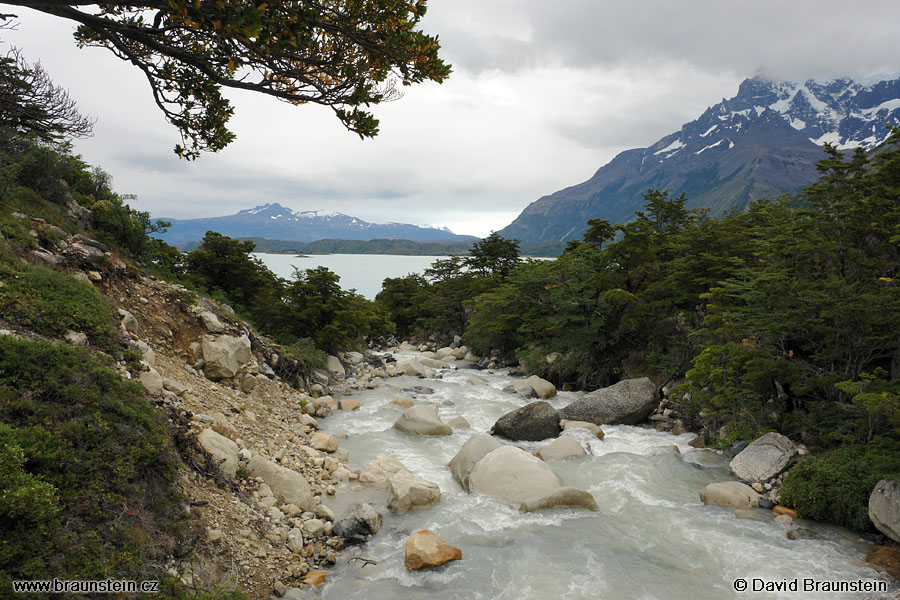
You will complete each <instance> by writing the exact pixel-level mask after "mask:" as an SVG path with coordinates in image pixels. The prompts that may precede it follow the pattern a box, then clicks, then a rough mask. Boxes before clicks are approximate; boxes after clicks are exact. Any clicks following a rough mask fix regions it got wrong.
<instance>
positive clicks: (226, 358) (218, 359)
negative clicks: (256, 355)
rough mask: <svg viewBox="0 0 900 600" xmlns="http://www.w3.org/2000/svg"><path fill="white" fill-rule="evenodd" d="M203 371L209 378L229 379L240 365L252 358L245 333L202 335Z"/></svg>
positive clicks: (236, 372)
mask: <svg viewBox="0 0 900 600" xmlns="http://www.w3.org/2000/svg"><path fill="white" fill-rule="evenodd" d="M201 349H202V352H203V360H204V361H205V362H206V364H205V365H204V366H203V373H204V374H205V375H206V376H207V377H208V378H209V379H211V380H213V381H217V380H219V379H231V378H232V377H234V376H235V375H237V374H238V373H239V372H240V370H241V367H242V366H244V365H245V364H247V363H248V362H250V361H251V360H253V354H251V353H250V338H249V337H247V335H242V336H241V337H236V336H233V335H219V336H211V335H204V336H203V340H202V343H201Z"/></svg>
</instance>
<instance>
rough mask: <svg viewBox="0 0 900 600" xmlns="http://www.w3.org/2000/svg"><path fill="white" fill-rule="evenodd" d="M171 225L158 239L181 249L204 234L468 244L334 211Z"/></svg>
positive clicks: (265, 213)
mask: <svg viewBox="0 0 900 600" xmlns="http://www.w3.org/2000/svg"><path fill="white" fill-rule="evenodd" d="M163 220H165V221H169V222H171V223H172V226H171V227H170V228H169V230H168V231H167V232H165V233H163V234H160V235H159V236H158V237H160V238H161V239H163V240H164V241H166V242H168V243H170V244H176V245H183V244H185V243H186V242H190V241H194V240H199V239H201V238H202V237H203V236H204V235H205V234H206V232H207V231H216V232H219V233H222V234H224V235H227V236H230V237H234V238H248V237H262V238H266V239H273V240H276V239H277V240H291V241H299V242H312V241H315V240H321V239H341V240H372V239H377V238H388V239H407V240H413V241H467V240H469V239H470V236H459V235H456V234H454V233H453V232H452V231H450V230H449V229H447V228H446V227H428V226H426V227H419V226H417V225H410V224H406V223H385V224H379V223H369V222H367V221H364V220H362V219H359V218H357V217H351V216H349V215H345V214H342V213H339V212H336V211H333V210H304V211H295V210H292V209H290V208H287V207H285V206H282V205H281V204H278V203H277V202H276V203H269V204H261V205H259V206H254V207H253V208H247V209H244V210H241V211H239V212H238V213H237V214H234V215H228V216H223V217H210V218H202V219H183V220H181V219H163Z"/></svg>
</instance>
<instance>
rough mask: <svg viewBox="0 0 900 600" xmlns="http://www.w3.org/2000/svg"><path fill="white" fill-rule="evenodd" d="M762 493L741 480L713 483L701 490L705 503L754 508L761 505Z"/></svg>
mask: <svg viewBox="0 0 900 600" xmlns="http://www.w3.org/2000/svg"><path fill="white" fill-rule="evenodd" d="M759 499H760V495H759V494H758V493H756V491H755V490H754V489H753V488H752V487H750V486H749V485H747V484H745V483H741V482H740V481H725V482H723V483H711V484H709V485H708V486H706V487H705V488H703V489H702V490H700V501H701V502H703V504H715V505H716V506H727V507H731V508H753V507H756V506H759Z"/></svg>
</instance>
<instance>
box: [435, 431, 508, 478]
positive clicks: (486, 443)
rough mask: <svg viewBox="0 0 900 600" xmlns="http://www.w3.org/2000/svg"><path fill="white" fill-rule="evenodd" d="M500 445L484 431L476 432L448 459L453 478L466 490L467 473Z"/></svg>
mask: <svg viewBox="0 0 900 600" xmlns="http://www.w3.org/2000/svg"><path fill="white" fill-rule="evenodd" d="M499 447H500V442H498V441H497V440H495V439H494V438H493V437H491V436H490V435H488V434H486V433H476V434H475V435H473V436H472V437H470V438H469V440H468V441H467V442H466V443H465V444H463V445H462V447H461V448H460V449H459V452H457V453H456V456H454V457H453V458H452V459H451V460H450V464H449V465H448V466H449V467H450V473H451V474H452V475H453V479H455V480H456V482H457V483H459V485H461V486H462V487H463V489H464V490H466V491H467V492H468V491H470V490H469V474H470V473H471V472H472V469H474V468H475V465H476V464H478V461H479V460H481V459H482V458H484V457H485V456H487V455H488V454H489V453H491V452H493V451H494V450H496V449H497V448H499Z"/></svg>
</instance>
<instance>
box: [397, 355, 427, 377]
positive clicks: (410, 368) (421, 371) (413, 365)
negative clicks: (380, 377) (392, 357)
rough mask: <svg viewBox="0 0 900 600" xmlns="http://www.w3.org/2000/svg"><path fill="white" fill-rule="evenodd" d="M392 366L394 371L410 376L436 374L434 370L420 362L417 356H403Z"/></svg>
mask: <svg viewBox="0 0 900 600" xmlns="http://www.w3.org/2000/svg"><path fill="white" fill-rule="evenodd" d="M390 368H391V370H392V371H396V372H397V373H399V374H401V375H408V376H410V377H417V376H419V375H423V376H425V377H431V376H432V375H434V371H432V370H431V369H430V368H428V367H426V366H425V365H423V364H422V363H420V362H419V361H418V360H416V359H415V358H401V359H400V360H398V361H397V362H395V363H394V364H393V365H391V367H390Z"/></svg>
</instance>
